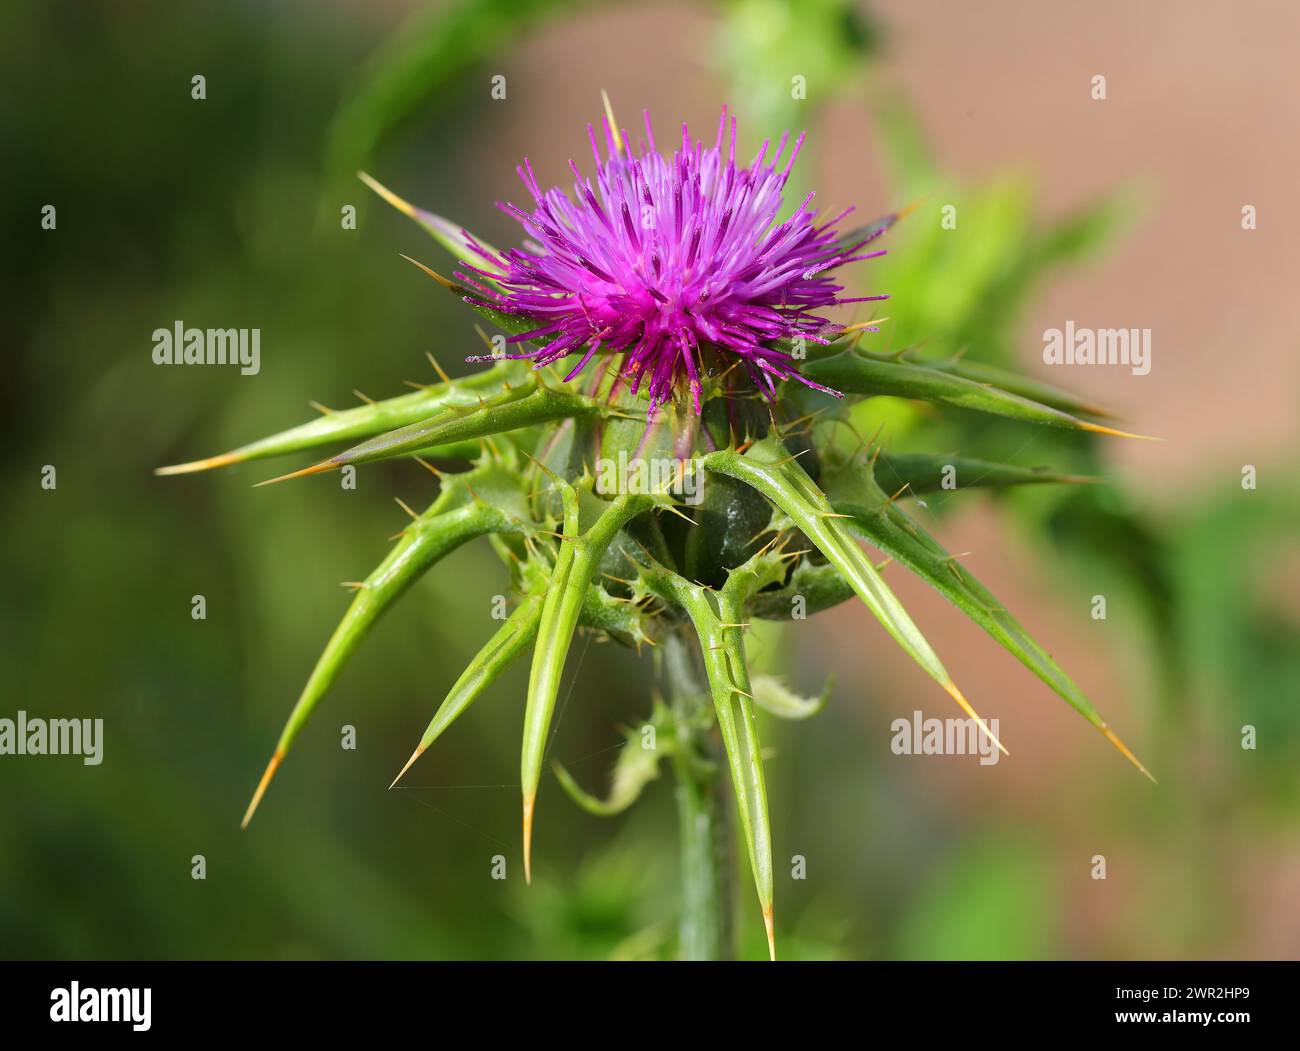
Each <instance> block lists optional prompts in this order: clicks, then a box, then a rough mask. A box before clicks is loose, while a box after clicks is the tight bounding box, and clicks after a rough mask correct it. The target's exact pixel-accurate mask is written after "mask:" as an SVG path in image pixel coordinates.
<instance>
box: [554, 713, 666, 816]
mask: <svg viewBox="0 0 1300 1051" xmlns="http://www.w3.org/2000/svg"><path fill="white" fill-rule="evenodd" d="M655 709H656V710H655V712H654V714H653V715H652V716H651V718H650V725H652V726H653V727H654V729H655V746H654V747H653V748H646V747H645V746H644V745H643V744H642V742H641V730H629V731H628V732H627V734H626V737H627V742H626V743H625V744H624V745H623V747H622V748H621V749H620V750H619V753H618V759H617V761H616V762H615V763H614V772H613V774H612V775H611V777H610V787H609V795H608V796H607V797H605V798H604V799H600V798H599V797H597V796H593V795H592V794H591V793H589V792H587V791H585V790H584V789H583V788H582V787H581V786H580V785H579V784H578V782H577V781H575V780H574V779H573V775H572V774H570V773H569V771H567V770H566V769H564V767H563V766H561V765H560V764H559V763H552V764H551V766H552V769H554V770H555V777H556V779H557V780H558V781H559V782H560V786H561V787H562V788H563V789H564V791H565V792H566V793H567V794H568V796H569V798H570V799H572V800H573V801H574V802H575V803H577V804H578V806H580V807H582V809H583V810H585V811H587V813H589V814H595V815H596V816H597V817H613V816H614V815H615V814H621V813H622V812H623V811H624V810H626V809H627V808H628V807H630V806H631V805H632V804H633V803H635V802H636V801H637V799H638V798H640V795H641V792H642V790H643V789H644V788H645V786H646V785H648V784H649V783H650V782H651V781H653V780H655V779H656V778H658V776H659V761H660V760H661V759H667V758H669V757H671V755H672V754H673V739H672V720H671V718H669V717H668V712H667V710H666V709H664V708H663V706H662V705H656V706H655Z"/></svg>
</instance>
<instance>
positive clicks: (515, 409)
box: [259, 379, 604, 485]
mask: <svg viewBox="0 0 1300 1051" xmlns="http://www.w3.org/2000/svg"><path fill="white" fill-rule="evenodd" d="M603 410H604V406H603V405H602V404H601V403H600V402H599V401H597V400H596V399H594V398H587V397H584V396H583V395H581V394H571V393H569V392H568V391H563V390H555V389H553V388H551V387H548V386H546V384H544V383H543V382H541V380H540V379H534V380H531V381H528V382H525V383H523V384H521V385H520V386H517V387H510V386H507V387H506V388H505V389H504V390H501V391H498V392H497V393H495V394H492V395H490V396H488V397H481V396H480V397H479V398H478V399H477V400H476V401H475V403H474V404H473V405H472V406H457V405H446V406H444V407H442V408H441V410H440V411H438V412H437V413H436V414H435V415H433V416H431V417H429V418H428V419H425V420H421V421H420V422H418V423H413V424H410V425H408V426H406V427H399V428H398V429H397V430H393V431H389V432H387V433H386V434H381V435H379V436H378V437H376V438H371V439H370V440H369V441H365V442H362V443H361V444H360V445H354V446H353V447H352V448H351V449H347V450H345V451H344V452H341V453H339V454H338V455H337V456H332V457H330V458H329V459H328V460H322V461H321V462H320V463H317V464H313V465H312V466H311V467H304V468H303V469H302V470H301V471H294V472H292V473H290V474H286V475H281V476H280V477H279V478H271V479H269V480H268V481H266V482H261V483H259V484H260V485H269V484H270V483H271V482H282V481H286V480H287V479H290V478H305V477H307V476H308V475H313V474H321V473H323V472H325V471H335V470H338V469H339V468H340V467H343V466H345V465H347V464H363V463H371V462H373V461H375V460H390V459H393V458H394V457H399V456H425V455H431V451H432V450H434V449H437V448H439V447H441V446H445V445H447V444H449V443H453V442H463V441H469V440H472V439H476V438H486V437H489V436H491V435H495V434H506V433H509V432H510V431H517V430H521V429H523V428H526V427H532V426H535V425H537V424H541V423H547V422H551V421H554V420H562V419H568V418H571V417H580V416H594V415H596V414H597V413H600V412H602V411H603Z"/></svg>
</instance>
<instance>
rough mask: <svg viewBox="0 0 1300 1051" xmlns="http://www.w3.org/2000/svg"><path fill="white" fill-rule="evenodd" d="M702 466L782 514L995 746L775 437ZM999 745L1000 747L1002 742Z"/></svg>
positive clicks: (826, 503)
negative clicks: (746, 489) (766, 501)
mask: <svg viewBox="0 0 1300 1051" xmlns="http://www.w3.org/2000/svg"><path fill="white" fill-rule="evenodd" d="M703 463H704V466H705V467H706V468H707V469H708V470H710V471H716V472H718V473H720V474H726V475H730V476H731V477H733V478H739V479H740V480H741V481H743V482H746V483H747V484H749V485H751V486H753V487H754V488H755V489H757V490H758V491H759V492H760V493H762V494H763V495H764V496H766V497H767V498H768V499H769V500H770V501H771V502H772V503H773V504H775V505H776V506H777V507H778V508H779V509H780V510H781V511H783V512H784V513H785V514H786V515H787V516H788V517H789V518H790V520H791V521H792V522H793V523H794V525H795V526H796V527H797V528H798V529H799V530H800V531H801V532H802V533H803V534H804V535H805V536H806V537H808V539H809V540H811V541H812V542H813V543H814V544H816V545H817V548H818V549H819V550H820V551H821V553H822V554H823V555H825V556H826V558H827V560H828V561H830V562H831V563H832V564H833V565H835V567H836V568H837V569H838V570H839V571H840V573H842V574H843V576H844V578H845V579H846V580H847V581H848V582H849V584H850V585H851V586H852V587H853V590H854V591H855V592H857V594H858V597H859V598H861V599H862V601H863V602H864V603H866V605H867V608H868V609H870V610H871V612H872V613H874V614H875V615H876V619H877V620H879V621H880V623H881V624H882V625H883V626H884V628H885V630H886V631H887V632H889V634H890V635H891V636H892V637H893V639H894V641H895V642H897V643H898V644H899V646H901V647H902V648H903V651H904V652H905V653H907V655H908V656H909V657H911V658H912V659H913V660H914V661H916V663H917V664H919V665H920V666H921V667H922V668H923V669H924V670H925V671H926V672H927V673H928V674H929V675H930V677H931V678H933V679H934V680H935V681H936V682H937V683H939V685H940V686H942V687H943V688H944V690H945V691H946V692H947V693H948V695H949V696H950V697H952V699H953V700H955V701H956V702H957V704H958V705H960V706H961V708H962V710H963V711H965V712H966V714H967V715H969V716H970V717H971V718H972V719H974V720H975V722H976V723H977V724H978V725H979V727H980V728H981V729H982V730H983V731H984V733H985V734H987V735H988V737H989V739H990V740H992V741H994V742H997V738H996V737H995V736H994V735H993V733H992V731H990V730H989V729H988V726H987V725H986V724H985V722H984V720H983V719H981V718H980V716H979V715H978V714H977V713H976V712H975V710H974V709H973V708H972V707H971V706H970V703H969V702H968V701H967V700H966V698H965V697H964V696H963V695H962V692H961V691H960V690H959V689H958V688H957V684H956V683H954V682H953V681H952V677H951V676H950V675H949V674H948V672H947V671H946V670H945V669H944V667H943V664H942V663H940V661H939V658H938V656H937V655H936V654H935V652H934V650H933V649H931V648H930V644H929V642H927V641H926V638H925V636H924V635H922V634H921V632H920V630H919V629H918V628H917V626H916V625H915V624H914V623H912V618H911V617H910V616H908V613H907V610H906V609H904V608H903V604H902V603H901V602H899V601H898V599H897V598H896V597H895V595H894V593H893V592H892V591H890V590H889V587H888V586H887V585H886V584H885V582H884V581H883V580H882V579H881V578H880V574H879V573H878V572H877V571H876V567H875V566H874V565H872V563H871V559H870V558H868V557H867V555H866V554H865V552H863V550H862V549H861V548H860V547H858V545H857V543H856V542H855V541H854V539H853V537H852V535H851V534H850V533H849V532H848V530H847V528H846V526H845V524H844V520H843V518H842V516H840V515H838V514H836V512H835V511H834V509H833V508H832V507H831V505H830V503H829V501H828V500H827V498H826V495H825V494H824V493H823V492H822V491H821V490H820V489H818V488H817V485H816V484H815V483H814V482H813V480H812V479H811V478H809V477H808V475H807V473H806V472H805V471H804V470H803V468H802V467H800V466H799V465H798V463H796V462H795V460H794V457H792V456H790V454H789V453H788V452H787V451H786V448H785V446H784V445H782V444H781V442H780V440H779V439H777V438H775V437H768V438H765V439H763V440H762V441H761V442H756V443H755V444H754V445H753V446H751V447H750V448H749V450H748V451H747V452H746V453H745V455H743V456H741V455H739V454H737V453H736V452H735V451H734V450H730V449H728V450H722V451H719V452H715V453H710V454H709V455H707V456H705V457H704V459H703ZM997 743H998V747H999V748H1001V747H1002V745H1001V743H1000V742H997ZM1003 751H1006V749H1003Z"/></svg>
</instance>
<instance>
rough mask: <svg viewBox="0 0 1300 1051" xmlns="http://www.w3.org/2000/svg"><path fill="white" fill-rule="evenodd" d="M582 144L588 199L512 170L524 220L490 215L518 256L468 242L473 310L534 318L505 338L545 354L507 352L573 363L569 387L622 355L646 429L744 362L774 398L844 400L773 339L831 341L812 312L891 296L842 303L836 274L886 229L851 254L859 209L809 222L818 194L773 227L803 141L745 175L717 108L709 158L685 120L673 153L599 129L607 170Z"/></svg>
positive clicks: (526, 168)
mask: <svg viewBox="0 0 1300 1051" xmlns="http://www.w3.org/2000/svg"><path fill="white" fill-rule="evenodd" d="M728 124H729V125H730V142H729V145H727V147H726V152H725V153H724V135H725V134H726V132H727V130H728ZM587 133H588V137H589V138H590V140H591V148H592V153H593V155H594V157H595V162H596V184H595V186H594V187H593V186H592V184H591V182H590V181H589V180H586V179H584V178H583V177H582V174H581V172H580V171H579V170H578V166H577V165H576V164H574V163H573V162H572V161H570V162H569V166H570V167H571V168H572V170H573V173H574V176H575V178H576V179H577V182H576V183H575V184H574V195H573V197H572V198H570V197H569V196H567V195H566V194H565V193H564V192H563V191H562V190H560V189H558V188H552V189H550V190H547V191H545V192H543V191H542V189H541V187H540V186H539V185H538V182H537V177H536V176H535V175H534V174H533V169H532V166H531V165H530V164H529V163H528V160H527V159H525V160H524V163H523V166H522V167H521V168H519V169H518V171H519V176H520V178H521V179H522V180H523V182H524V185H525V186H526V187H527V188H528V190H529V192H530V193H531V194H532V197H533V201H534V204H535V207H534V209H533V211H532V212H531V213H528V212H525V211H523V210H522V209H520V208H518V207H516V206H515V205H513V204H500V205H499V207H501V208H502V210H504V211H506V212H507V213H509V214H510V215H512V216H514V217H515V218H516V219H518V220H519V222H520V223H521V224H522V225H523V227H524V229H525V230H526V231H527V233H528V234H529V235H530V238H531V239H530V240H528V241H525V242H524V245H523V247H522V248H517V249H511V250H509V251H506V252H503V253H500V254H494V253H493V252H491V251H489V250H487V249H485V248H484V247H483V246H482V245H480V244H478V243H477V242H475V241H473V240H472V239H471V238H469V237H468V235H466V239H467V242H468V243H469V245H470V247H471V249H472V250H473V251H474V252H475V254H476V255H478V256H479V257H481V258H482V259H483V260H485V262H486V265H485V266H482V267H478V266H470V265H467V264H466V265H464V267H463V271H462V272H459V273H458V275H457V276H458V277H459V278H460V279H461V280H463V281H465V282H467V283H468V284H469V285H471V286H472V288H473V290H474V291H473V295H472V297H471V300H472V301H473V302H476V303H478V304H479V305H483V306H488V307H491V308H493V309H496V310H499V311H502V312H504V313H508V314H512V315H518V316H523V317H528V318H531V319H534V320H535V321H536V327H534V328H532V329H530V330H529V331H527V332H524V333H521V334H518V335H515V336H512V337H510V340H509V342H511V343H516V344H517V343H522V342H525V341H531V340H537V341H540V342H541V343H542V344H543V345H541V346H540V347H539V348H538V349H536V350H529V351H527V352H522V353H517V354H510V355H508V356H509V357H512V358H528V359H532V360H533V361H534V362H535V367H537V368H541V367H542V366H545V365H549V364H552V363H553V362H556V361H559V360H560V359H562V358H565V357H567V356H569V355H572V354H578V353H581V354H582V357H581V358H580V360H579V361H578V363H577V365H576V366H574V368H573V369H572V370H571V371H570V372H569V374H568V375H567V376H566V377H565V378H566V379H572V378H573V377H575V376H577V375H578V374H579V373H580V372H581V371H582V370H583V369H584V368H585V367H586V365H587V363H588V362H589V361H591V359H592V357H593V356H594V355H595V354H596V353H597V352H598V351H604V352H605V353H607V354H622V355H623V361H622V367H621V372H622V375H623V376H624V377H626V378H627V380H629V381H630V383H631V390H632V393H634V394H635V393H636V392H637V391H638V390H639V389H640V387H641V385H642V384H643V383H644V384H645V386H646V390H647V393H648V395H649V398H650V415H651V417H652V418H653V414H654V411H655V409H656V408H658V407H659V406H661V405H663V404H665V403H666V402H668V401H669V400H670V398H671V397H672V394H673V391H674V390H675V389H676V388H677V387H678V386H679V385H683V386H686V387H689V389H690V391H691V395H692V400H693V402H694V407H695V411H696V413H697V414H698V413H699V411H700V392H701V385H700V377H701V376H702V375H705V374H708V373H710V372H711V371H712V370H713V369H715V368H717V369H719V370H720V371H725V370H726V369H728V368H729V367H730V366H731V365H732V364H733V362H740V363H742V364H743V365H744V367H745V369H746V371H747V372H748V374H749V377H750V379H751V380H752V382H753V383H754V384H755V385H756V386H757V387H758V388H759V389H760V390H763V391H764V392H765V394H766V395H767V396H768V397H773V398H774V397H775V395H776V382H777V381H780V380H787V379H796V380H799V381H800V382H801V383H804V384H806V385H807V386H809V387H814V388H816V389H817V390H822V391H826V392H827V393H829V394H834V395H836V396H837V397H838V396H839V395H838V392H836V391H832V390H829V389H828V388H825V387H822V386H820V385H818V384H816V383H813V382H812V381H811V380H807V379H805V378H804V377H802V376H800V375H799V373H798V371H797V369H796V367H795V359H794V357H793V356H792V355H791V354H790V353H788V352H787V351H785V350H782V349H780V348H779V347H777V346H776V345H775V343H776V341H777V340H783V339H784V340H794V339H798V338H799V337H802V338H803V339H804V340H808V341H812V342H816V343H823V344H825V343H828V342H830V341H829V340H828V339H827V338H826V334H828V333H830V332H831V331H832V329H834V328H835V326H833V325H832V323H831V322H830V321H829V320H828V319H826V318H824V317H822V316H820V315H819V314H818V313H815V311H820V310H824V309H826V308H828V307H832V306H837V305H841V304H844V303H859V302H866V301H869V300H881V299H886V298H888V297H887V296H870V297H865V298H862V299H846V298H842V297H841V296H840V293H841V292H843V291H844V288H843V286H842V285H838V284H836V283H835V282H834V280H833V279H832V278H831V276H830V275H829V271H831V270H832V269H833V268H835V267H838V266H842V265H843V264H845V263H851V262H856V261H858V260H862V259H870V258H872V257H874V256H879V255H883V254H884V252H883V251H873V252H867V253H864V254H856V253H858V251H859V249H861V248H862V247H863V246H864V245H866V244H867V243H868V242H869V241H871V240H873V239H874V238H875V237H876V236H878V235H879V234H880V233H882V232H883V229H873V230H870V231H869V232H864V233H863V234H862V239H861V240H859V241H858V243H856V244H853V245H844V244H842V243H841V242H840V237H839V235H838V234H837V232H836V231H835V228H834V227H835V224H836V223H838V222H839V221H840V220H842V219H843V218H844V217H845V216H847V215H848V214H849V213H850V212H851V211H852V209H851V208H850V209H846V210H845V211H844V212H842V213H840V214H839V215H837V216H836V217H835V218H834V219H832V220H830V221H829V222H825V223H822V224H821V225H820V226H818V225H815V224H814V220H815V218H816V216H817V209H811V210H810V209H809V207H808V205H809V203H810V202H811V200H812V196H813V195H812V194H811V193H810V194H809V195H808V196H807V198H805V199H804V201H803V203H802V204H801V205H800V206H799V208H798V210H797V211H796V212H795V214H794V215H793V216H791V217H790V218H789V219H787V220H786V221H785V222H782V223H780V224H779V225H775V224H776V216H777V213H778V211H779V210H780V208H781V192H782V190H783V189H784V187H785V184H786V181H787V180H788V179H789V176H790V169H791V168H792V167H793V165H794V162H795V158H796V157H797V156H798V154H799V149H800V147H801V146H802V145H803V138H804V137H803V136H802V135H800V136H799V138H798V139H797V140H796V142H795V143H794V146H793V148H792V149H791V150H790V154H789V156H788V158H787V159H786V160H785V163H784V164H783V165H782V164H781V154H782V153H783V152H784V151H785V147H786V144H787V141H788V135H783V136H782V137H781V141H780V143H779V144H778V146H777V149H776V152H775V154H774V155H773V156H772V157H771V159H770V160H767V154H768V148H769V145H770V144H769V142H764V143H763V146H762V148H761V149H760V150H759V151H758V156H757V157H755V158H754V161H753V162H752V163H751V164H750V165H749V166H748V167H743V168H742V167H738V166H737V164H736V121H735V118H731V120H730V121H728V117H727V111H726V109H725V107H724V109H723V111H722V119H721V121H720V122H719V125H718V135H717V141H716V142H715V144H714V145H713V146H712V147H711V148H708V149H706V148H705V147H704V145H703V143H702V142H699V141H696V142H695V143H694V144H692V142H691V138H690V133H689V131H688V130H687V127H686V125H685V124H683V125H682V140H681V146H680V148H679V149H678V150H677V151H676V152H674V153H673V154H672V155H671V156H670V157H665V156H664V155H663V154H662V153H660V152H659V151H658V150H657V149H656V148H655V140H654V132H653V130H652V129H651V126H650V117H649V114H648V113H647V114H646V115H645V134H646V138H645V143H644V148H643V150H642V151H641V153H640V154H639V155H638V156H634V155H633V152H632V148H631V143H630V141H629V140H628V136H627V132H626V131H624V132H623V133H622V134H621V135H620V134H618V133H617V132H616V131H615V129H614V127H613V125H612V123H611V121H610V120H608V119H607V120H605V121H604V133H605V143H606V155H605V158H604V160H602V159H601V156H600V150H599V147H598V146H597V142H596V133H595V131H594V129H593V128H592V126H591V125H590V124H589V125H587ZM465 271H468V273H467V272H465Z"/></svg>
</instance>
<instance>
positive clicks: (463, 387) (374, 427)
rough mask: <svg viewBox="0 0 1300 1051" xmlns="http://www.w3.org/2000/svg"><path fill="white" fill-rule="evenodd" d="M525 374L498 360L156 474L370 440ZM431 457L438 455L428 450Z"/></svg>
mask: <svg viewBox="0 0 1300 1051" xmlns="http://www.w3.org/2000/svg"><path fill="white" fill-rule="evenodd" d="M523 373H524V370H523V369H521V368H519V367H518V363H516V362H502V363H500V364H498V365H494V366H493V367H492V368H490V369H485V370H483V371H482V372H477V373H475V374H473V375H471V376H466V377H464V378H463V379H458V380H453V381H451V382H446V383H437V384H433V385H431V386H428V387H424V388H422V389H420V390H417V391H412V392H411V393H409V394H399V395H398V396H397V397H395V398H388V399H386V400H384V401H377V402H375V403H373V404H371V405H358V406H356V407H355V408H352V409H341V410H339V411H337V412H331V413H329V414H328V415H325V416H320V417H318V418H316V419H314V420H311V421H309V422H308V423H304V424H301V425H300V426H297V427H292V428H290V429H289V430H287V431H281V432H280V433H279V434H273V435H271V436H270V437H268V438H262V439H261V440H259V441H255V442H250V443H249V444H248V445H242V446H240V447H239V448H238V449H232V450H231V451H230V452H227V453H222V454H220V455H218V456H212V457H209V458H208V459H206V460H196V461H194V462H193V463H182V464H176V465H174V466H171V467H159V468H158V469H157V470H155V471H154V473H155V474H160V475H166V474H188V473H189V472H191V471H205V470H208V469H209V468H212V467H224V466H226V465H228V464H235V463H243V462H244V461H247V460H261V459H265V458H267V457H269V456H281V455H283V454H285V453H293V452H300V451H302V450H303V449H315V448H318V447H320V446H322V445H329V444H332V443H334V442H345V441H352V440H355V439H357V438H368V437H370V436H371V435H372V434H382V433H383V432H384V431H388V430H392V429H393V428H395V427H404V426H406V425H407V424H411V423H418V422H419V421H420V420H427V419H428V418H429V417H430V416H432V415H433V414H434V413H436V412H438V411H439V410H440V409H442V408H444V407H447V406H451V405H461V406H463V407H466V408H468V407H470V406H473V405H476V404H478V397H479V394H480V393H481V392H483V391H493V390H499V389H500V388H501V386H502V384H504V383H506V382H508V381H509V380H511V379H518V378H519V377H520V376H521V375H523ZM478 451H479V450H478V447H477V445H460V446H456V447H454V448H451V449H447V450H443V452H444V453H446V454H447V458H448V459H454V458H458V457H462V456H465V455H466V454H468V455H469V456H471V457H472V456H476V455H477V454H478ZM430 455H437V454H436V453H434V452H433V451H432V450H431V451H430Z"/></svg>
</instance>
